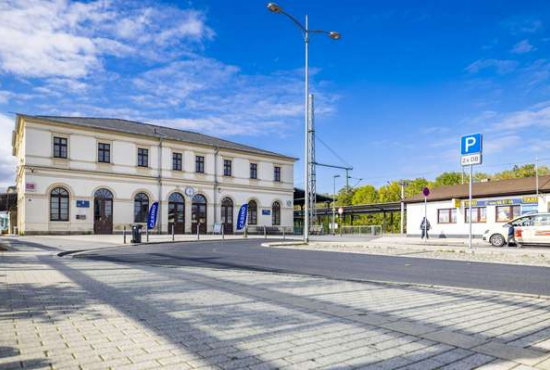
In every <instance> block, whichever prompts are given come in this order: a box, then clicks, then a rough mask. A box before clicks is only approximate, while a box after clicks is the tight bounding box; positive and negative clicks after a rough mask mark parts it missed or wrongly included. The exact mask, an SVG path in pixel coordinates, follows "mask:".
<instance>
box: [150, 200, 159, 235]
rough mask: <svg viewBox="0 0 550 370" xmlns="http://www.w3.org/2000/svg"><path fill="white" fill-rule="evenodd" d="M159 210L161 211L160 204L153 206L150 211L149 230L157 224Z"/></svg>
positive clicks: (156, 203)
mask: <svg viewBox="0 0 550 370" xmlns="http://www.w3.org/2000/svg"><path fill="white" fill-rule="evenodd" d="M158 209H159V204H158V202H155V203H153V205H152V206H151V208H150V209H149V214H148V215H147V228H148V229H149V230H151V229H153V228H154V227H155V225H156V224H157V214H158Z"/></svg>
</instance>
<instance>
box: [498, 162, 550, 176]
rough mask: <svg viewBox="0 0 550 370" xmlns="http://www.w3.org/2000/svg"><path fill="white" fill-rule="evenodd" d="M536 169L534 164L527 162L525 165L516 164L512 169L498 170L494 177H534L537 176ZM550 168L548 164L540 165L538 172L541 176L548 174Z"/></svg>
mask: <svg viewBox="0 0 550 370" xmlns="http://www.w3.org/2000/svg"><path fill="white" fill-rule="evenodd" d="M536 172H537V171H536V170H535V165H534V164H526V165H523V166H517V165H515V166H514V167H512V169H511V170H505V171H501V172H497V173H495V174H494V175H493V177H492V179H494V180H508V179H520V178H525V177H534V176H536ZM549 173H550V169H549V168H548V167H547V166H539V168H538V174H539V176H544V175H548V174H549Z"/></svg>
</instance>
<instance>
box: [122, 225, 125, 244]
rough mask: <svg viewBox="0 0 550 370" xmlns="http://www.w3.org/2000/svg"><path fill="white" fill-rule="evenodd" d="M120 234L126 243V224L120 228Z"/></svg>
mask: <svg viewBox="0 0 550 370" xmlns="http://www.w3.org/2000/svg"><path fill="white" fill-rule="evenodd" d="M122 236H123V237H124V244H126V226H124V229H122Z"/></svg>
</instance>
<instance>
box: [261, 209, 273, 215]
mask: <svg viewBox="0 0 550 370" xmlns="http://www.w3.org/2000/svg"><path fill="white" fill-rule="evenodd" d="M270 214H271V210H270V209H262V215H264V216H269V215H270Z"/></svg>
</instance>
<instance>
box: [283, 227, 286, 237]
mask: <svg viewBox="0 0 550 370" xmlns="http://www.w3.org/2000/svg"><path fill="white" fill-rule="evenodd" d="M283 240H286V234H285V228H284V227H283Z"/></svg>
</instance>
